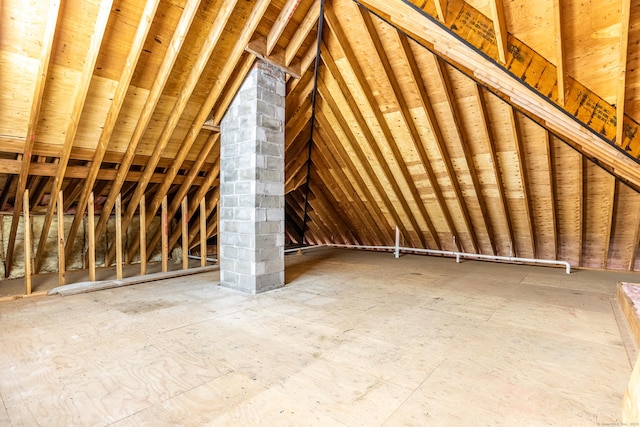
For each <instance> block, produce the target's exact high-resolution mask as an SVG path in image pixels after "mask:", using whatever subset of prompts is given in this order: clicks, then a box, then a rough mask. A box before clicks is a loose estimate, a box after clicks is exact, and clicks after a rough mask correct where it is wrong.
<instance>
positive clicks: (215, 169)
mask: <svg viewBox="0 0 640 427" xmlns="http://www.w3.org/2000/svg"><path fill="white" fill-rule="evenodd" d="M219 176H220V156H217V158H216V162H215V163H214V164H213V166H212V167H211V169H210V170H209V171H208V173H207V176H206V177H205V181H204V182H203V184H202V185H201V186H200V187H199V188H198V191H197V193H196V194H198V195H199V197H196V198H195V200H199V199H201V198H203V197H204V195H205V194H206V193H207V191H209V189H210V188H211V186H212V185H214V183H215V181H216V180H217V179H218V178H219ZM182 190H183V188H182V187H181V188H180V190H179V191H178V192H177V193H175V194H174V195H173V200H172V202H171V205H170V206H169V208H168V215H169V217H173V216H174V215H175V214H176V213H177V212H178V209H180V202H181V201H182V199H183V198H184V197H185V196H186V194H187V192H188V190H189V188H185V189H184V192H182ZM176 231H177V232H178V234H176V235H175V236H176V237H175V240H171V241H169V245H170V246H171V247H173V245H174V244H175V242H177V241H178V238H179V237H180V233H179V232H180V228H177V229H176ZM172 236H173V235H172ZM159 239H160V230H158V231H156V233H155V234H154V235H153V236H152V238H151V241H150V242H149V245H148V246H147V252H148V253H149V252H151V251H152V250H153V248H155V247H156V245H157V244H158V241H159ZM172 239H173V237H172Z"/></svg>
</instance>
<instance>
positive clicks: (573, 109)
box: [403, 0, 640, 160]
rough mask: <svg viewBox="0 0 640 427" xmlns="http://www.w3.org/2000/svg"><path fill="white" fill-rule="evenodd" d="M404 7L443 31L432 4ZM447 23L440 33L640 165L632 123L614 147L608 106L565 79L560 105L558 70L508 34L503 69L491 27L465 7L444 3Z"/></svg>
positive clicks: (411, 0)
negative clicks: (457, 40)
mask: <svg viewBox="0 0 640 427" xmlns="http://www.w3.org/2000/svg"><path fill="white" fill-rule="evenodd" d="M403 1H404V2H405V3H406V4H408V5H410V6H412V7H413V8H414V9H418V10H419V11H421V12H422V14H423V15H425V16H427V17H430V18H431V20H432V21H434V22H436V23H437V24H438V25H443V24H442V22H440V21H438V20H437V19H436V18H437V12H436V6H435V3H434V2H433V1H424V0H403ZM445 21H446V22H445V24H444V27H445V28H447V29H448V30H449V31H450V32H451V33H453V34H455V35H457V36H458V37H459V38H460V39H461V41H462V42H464V43H465V44H467V45H469V46H471V47H473V48H475V49H476V50H477V51H479V52H480V53H481V54H483V55H484V56H485V57H486V58H488V59H489V60H491V61H492V62H494V63H495V64H496V65H498V66H499V67H501V68H503V69H505V70H506V71H508V72H509V73H510V74H511V75H513V76H514V77H516V78H518V79H519V80H520V81H522V82H523V83H524V84H526V85H527V86H528V87H530V88H531V89H533V90H534V91H536V92H537V93H538V94H540V95H541V96H542V97H544V98H546V99H547V100H549V101H550V102H552V103H553V104H554V105H555V106H556V107H557V108H559V109H560V110H562V111H564V112H566V113H567V114H569V115H570V116H572V117H574V118H575V119H576V120H577V121H578V122H580V123H581V124H583V125H584V126H585V127H587V128H588V129H590V130H591V131H592V132H594V133H595V134H597V135H599V136H601V137H602V138H604V139H606V140H607V141H608V142H609V143H610V144H612V145H617V146H619V147H620V148H621V149H623V150H624V151H625V152H626V153H627V154H628V155H629V156H631V157H632V158H634V159H636V160H640V138H636V136H637V133H638V128H639V127H640V125H639V124H638V123H637V122H636V121H635V120H633V119H632V118H631V117H629V116H628V115H626V114H625V116H624V124H623V125H624V132H623V135H624V138H623V141H622V143H621V144H616V142H615V137H616V121H617V119H616V109H615V107H613V106H612V105H611V104H609V103H608V102H606V101H605V100H604V99H602V98H601V97H599V96H598V95H596V94H595V93H593V92H592V91H591V90H589V89H588V88H586V87H585V86H583V85H582V84H580V83H579V82H578V81H576V80H575V79H573V78H571V77H570V76H567V77H566V87H567V94H566V98H565V105H564V107H563V106H562V105H560V104H559V101H558V85H557V83H558V75H557V69H556V66H555V65H553V64H552V63H551V62H549V61H548V60H547V59H546V58H544V57H543V56H542V55H540V54H539V53H537V52H535V51H534V50H533V49H531V48H530V47H529V46H527V45H526V44H524V43H523V42H521V41H520V40H518V39H517V38H516V37H514V36H512V35H511V34H509V35H508V37H507V52H506V63H505V64H501V63H500V61H499V57H498V45H497V42H496V35H495V31H494V28H493V21H492V20H491V19H489V18H488V17H487V16H485V15H483V14H482V13H480V11H478V10H477V9H475V8H473V7H472V6H470V5H469V4H467V3H466V2H464V1H462V0H449V1H448V2H447V19H446V20H445Z"/></svg>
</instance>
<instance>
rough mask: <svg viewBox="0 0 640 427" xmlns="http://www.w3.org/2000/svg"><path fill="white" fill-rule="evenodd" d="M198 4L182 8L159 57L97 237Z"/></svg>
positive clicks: (106, 204) (109, 212) (105, 206)
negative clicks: (166, 47) (153, 77)
mask: <svg viewBox="0 0 640 427" xmlns="http://www.w3.org/2000/svg"><path fill="white" fill-rule="evenodd" d="M199 4H200V0H194V1H189V2H187V4H186V6H185V8H184V10H183V11H182V15H181V16H180V21H179V22H178V26H177V27H176V29H175V31H174V33H173V36H172V38H171V42H170V43H169V48H168V50H167V52H166V54H165V57H164V58H163V60H162V64H161V65H160V68H159V69H158V73H157V75H156V78H155V80H154V82H153V85H152V87H151V90H150V91H149V95H148V97H147V100H146V102H145V104H144V106H143V108H142V112H141V113H140V116H139V118H138V121H137V123H136V126H135V129H134V131H133V134H132V135H131V138H130V139H129V143H128V144H127V148H126V152H125V156H124V158H123V159H122V162H121V163H120V167H119V168H118V175H117V176H116V179H115V180H114V181H113V184H112V187H111V190H110V191H109V195H108V196H107V200H106V201H105V202H104V205H103V210H102V214H101V215H100V219H99V220H98V223H97V224H96V231H95V234H96V236H101V235H102V234H103V233H104V231H105V229H106V227H107V221H108V220H109V216H110V215H111V210H112V209H113V206H114V205H115V202H116V198H117V197H118V194H119V193H120V192H121V190H122V186H123V184H124V182H125V176H126V174H127V173H128V172H129V168H130V167H131V163H132V161H133V158H134V156H135V152H136V149H137V147H138V144H139V143H140V141H141V140H142V137H143V135H144V133H145V131H146V130H147V126H148V125H149V122H150V121H151V117H152V115H153V113H154V111H155V109H156V106H157V105H158V102H159V101H160V96H161V95H162V91H163V89H164V87H165V85H166V83H167V81H168V79H169V76H170V74H171V71H172V69H173V65H174V64H175V61H176V60H177V59H178V54H179V53H180V49H181V47H182V44H183V43H184V40H185V38H186V35H187V32H188V31H189V28H190V27H191V23H192V22H193V19H194V18H195V16H196V13H197V11H198V6H199Z"/></svg>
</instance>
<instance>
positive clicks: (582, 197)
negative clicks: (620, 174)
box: [576, 156, 587, 266]
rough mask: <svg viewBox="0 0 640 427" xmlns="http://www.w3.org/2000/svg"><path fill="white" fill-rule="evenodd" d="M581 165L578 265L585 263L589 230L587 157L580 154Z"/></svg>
mask: <svg viewBox="0 0 640 427" xmlns="http://www.w3.org/2000/svg"><path fill="white" fill-rule="evenodd" d="M579 161H580V167H579V168H578V171H579V175H580V178H579V179H580V184H581V185H580V192H579V194H578V196H579V198H580V212H579V213H578V218H577V221H578V224H580V233H579V235H580V239H579V241H578V242H576V245H577V246H578V248H580V250H579V251H578V266H582V263H583V259H584V256H583V254H584V252H585V251H584V242H585V240H586V239H585V234H586V230H587V225H586V222H587V215H586V212H585V207H586V203H585V200H586V197H585V195H586V194H587V179H586V178H587V159H586V158H585V157H584V156H580V160H579Z"/></svg>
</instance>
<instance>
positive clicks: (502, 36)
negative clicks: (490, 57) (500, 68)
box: [489, 0, 509, 64]
mask: <svg viewBox="0 0 640 427" xmlns="http://www.w3.org/2000/svg"><path fill="white" fill-rule="evenodd" d="M489 4H490V5H491V14H492V17H493V29H494V32H495V36H496V41H495V42H496V44H497V46H498V56H499V58H500V62H502V63H503V64H506V62H507V49H508V46H507V43H508V37H509V33H508V31H507V21H506V19H505V18H504V6H503V5H502V0H489Z"/></svg>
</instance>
